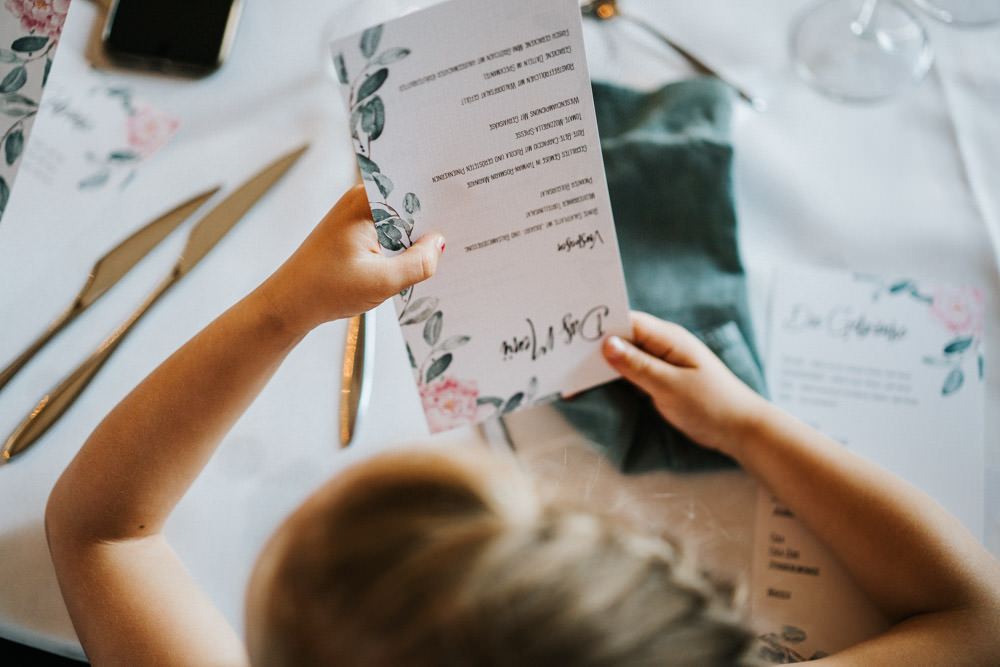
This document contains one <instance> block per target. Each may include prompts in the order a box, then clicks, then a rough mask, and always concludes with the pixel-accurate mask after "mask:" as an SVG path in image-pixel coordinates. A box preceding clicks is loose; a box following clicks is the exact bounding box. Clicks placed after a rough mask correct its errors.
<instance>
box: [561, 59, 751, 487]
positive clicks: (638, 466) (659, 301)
mask: <svg viewBox="0 0 1000 667" xmlns="http://www.w3.org/2000/svg"><path fill="white" fill-rule="evenodd" d="M593 88H594V104H595V106H596V110H597V124H598V128H599V131H600V136H601V148H602V150H603V153H604V166H605V170H606V172H607V178H608V188H609V190H610V193H611V207H612V210H613V212H614V217H615V226H616V228H617V232H618V243H619V246H620V248H621V255H622V263H623V265H624V270H625V282H626V285H627V288H628V295H629V301H630V304H631V307H632V308H633V309H635V310H642V311H645V312H648V313H650V314H652V315H656V316H657V317H661V318H663V319H666V320H671V321H673V322H677V323H678V324H681V325H683V326H685V327H687V328H688V329H690V330H691V331H693V332H694V333H696V334H697V335H698V336H699V337H700V338H701V339H702V340H703V341H705V343H707V344H708V346H709V347H710V348H711V349H712V350H713V351H714V352H715V353H716V354H717V355H719V357H720V358H721V359H722V360H723V362H725V363H726V364H727V365H728V366H729V367H730V369H732V370H733V372H734V373H735V374H736V375H737V376H739V377H740V378H741V379H742V380H743V381H744V382H746V383H747V384H748V385H750V386H751V387H752V388H753V389H755V390H757V391H758V392H760V393H764V392H765V387H764V380H763V376H762V373H761V365H760V360H759V358H758V356H757V353H756V350H755V344H754V339H753V332H752V328H751V323H750V314H749V308H748V304H747V293H746V283H745V277H744V273H743V266H742V264H741V263H740V257H739V249H738V247H737V238H736V214H735V211H734V207H733V197H732V171H731V167H732V156H733V149H732V145H731V144H730V141H729V126H730V121H731V116H732V108H731V98H732V93H731V91H730V89H729V88H728V87H727V86H726V85H725V84H723V83H721V82H719V81H718V80H716V79H710V78H699V79H692V80H687V81H682V82H679V83H674V84H670V85H667V86H664V87H663V88H660V89H659V90H655V91H653V92H639V91H636V90H630V89H626V88H621V87H618V86H614V85H610V84H604V83H595V84H594V86H593ZM555 405H556V407H557V408H558V410H559V411H560V412H561V413H562V414H563V415H564V416H565V417H566V418H567V419H568V420H569V421H570V423H572V424H573V425H574V426H575V427H576V428H577V429H579V430H580V431H582V432H583V433H584V434H585V435H586V436H587V437H588V438H589V439H590V440H592V441H593V443H594V444H595V446H597V447H599V448H602V449H603V450H604V451H605V454H606V456H607V458H608V459H609V460H610V461H611V462H612V463H613V464H614V465H616V466H617V467H618V468H619V469H621V470H623V471H625V472H642V471H648V470H661V469H669V470H675V471H697V470H709V469H717V468H724V467H731V466H734V465H735V463H734V462H733V461H732V459H729V458H728V457H726V456H724V455H722V454H719V453H718V452H715V451H713V450H709V449H706V448H704V447H701V446H699V445H696V444H694V443H693V442H692V441H691V440H689V439H688V438H687V437H686V436H684V435H683V434H681V433H680V432H679V431H677V430H676V429H675V428H673V427H672V426H671V425H670V424H668V423H667V422H666V421H664V419H663V418H662V417H661V416H660V415H659V413H658V412H657V411H656V408H655V407H654V406H653V404H652V402H651V401H650V400H649V398H648V397H647V396H646V395H645V394H643V393H642V392H640V391H638V390H637V389H635V387H633V386H632V385H630V384H629V383H627V382H626V381H625V380H617V381H614V382H611V383H609V384H606V385H603V386H600V387H597V388H595V389H592V390H589V391H587V392H583V393H581V394H579V395H578V396H576V397H575V398H573V399H570V400H561V401H557V402H556V404H555Z"/></svg>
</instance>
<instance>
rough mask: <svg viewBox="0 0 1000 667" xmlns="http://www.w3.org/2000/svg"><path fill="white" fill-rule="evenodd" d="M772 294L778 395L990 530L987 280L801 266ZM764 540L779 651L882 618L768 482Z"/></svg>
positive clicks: (851, 636)
mask: <svg viewBox="0 0 1000 667" xmlns="http://www.w3.org/2000/svg"><path fill="white" fill-rule="evenodd" d="M772 299H773V301H772V304H771V320H770V321H771V328H770V336H771V341H770V344H769V346H768V348H769V355H768V356H769V363H768V364H767V368H768V385H769V387H770V389H771V391H772V393H773V399H774V401H775V402H776V403H777V404H778V405H779V406H781V407H783V408H784V409H786V410H788V411H789V412H791V413H792V414H793V415H795V416H796V417H798V418H800V419H802V420H803V421H805V422H807V423H809V424H811V425H812V426H814V427H816V428H818V429H819V430H821V431H823V432H824V433H826V434H827V435H829V436H830V437H832V438H834V439H835V440H837V441H839V442H841V443H842V444H843V445H844V446H845V447H848V448H850V449H852V450H854V451H856V452H857V453H859V454H861V455H862V456H864V457H866V458H868V459H870V460H872V461H874V462H875V463H877V464H879V465H880V466H881V467H883V468H886V469H888V470H890V471H892V472H894V473H895V474H897V475H899V476H900V477H902V478H904V479H906V480H907V481H909V482H911V483H913V484H914V485H916V486H917V487H918V488H920V489H922V490H923V491H925V492H926V493H928V494H929V495H930V496H931V497H933V498H934V499H936V500H937V501H938V502H940V503H941V504H942V505H943V506H944V507H946V508H947V509H948V510H949V511H950V512H951V513H952V514H954V515H955V516H956V517H958V519H959V520H960V521H961V522H962V523H963V524H964V525H965V527H966V528H968V529H969V530H970V531H971V532H972V533H973V534H974V535H976V536H977V537H978V538H979V539H980V540H982V539H983V535H984V521H983V518H984V509H985V507H984V505H985V502H984V498H985V495H984V494H985V492H984V484H985V479H984V472H983V471H984V463H985V441H984V436H985V433H984V410H985V403H984V401H985V394H984V389H985V387H984V385H985V383H984V364H985V357H984V349H983V327H984V321H985V311H986V304H985V291H984V290H983V289H981V288H979V287H971V286H957V285H948V284H943V283H940V282H933V281H927V280H915V279H909V278H887V277H881V276H875V275H867V274H857V273H846V272H834V271H817V270H812V269H810V270H805V269H795V270H785V271H780V272H778V273H777V275H776V279H775V286H774V291H773V293H772ZM754 548H755V554H754V566H753V585H752V596H753V598H752V600H753V609H754V616H755V619H756V620H757V622H758V623H760V624H762V626H763V630H764V633H763V634H764V636H763V639H764V641H765V645H766V650H767V651H770V652H771V653H773V655H769V657H771V658H772V659H774V660H778V661H780V662H787V661H797V660H798V659H810V658H813V657H818V656H820V655H824V654H829V653H834V652H835V651H839V650H841V649H843V648H845V647H846V646H849V645H852V644H854V643H857V642H859V641H861V640H863V639H865V638H867V637H868V636H871V635H872V634H874V633H876V632H877V631H879V630H881V629H882V628H883V625H884V621H883V620H882V619H881V618H880V616H879V614H878V613H877V612H876V610H875V609H874V607H873V606H872V605H871V603H870V602H868V601H867V600H866V599H865V597H864V596H863V595H862V594H861V593H860V591H858V589H857V587H856V586H855V584H854V583H853V581H852V580H851V579H850V577H849V576H848V575H847V574H846V572H844V570H843V569H842V568H841V567H840V565H839V564H838V563H837V561H836V560H835V559H834V558H833V556H832V555H831V554H830V553H829V552H828V550H827V549H826V548H825V547H823V546H822V545H821V544H820V543H819V542H818V541H817V540H816V539H815V538H814V537H813V536H812V534H811V533H809V532H808V531H807V530H806V529H805V528H804V527H803V526H801V524H799V522H798V520H797V519H796V518H795V517H794V515H793V513H792V512H790V511H789V510H788V509H787V508H786V507H784V506H783V505H782V504H781V502H780V499H777V498H774V497H773V496H772V495H771V494H770V493H768V492H767V491H765V490H761V492H760V498H759V503H758V511H757V527H756V532H755V547H754ZM817 600H822V601H823V603H822V604H821V605H818V604H816V601H817Z"/></svg>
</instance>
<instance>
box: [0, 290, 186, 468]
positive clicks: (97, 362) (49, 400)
mask: <svg viewBox="0 0 1000 667" xmlns="http://www.w3.org/2000/svg"><path fill="white" fill-rule="evenodd" d="M178 278H179V276H178V274H177V273H176V272H173V273H171V275H170V276H169V277H168V278H167V280H165V281H164V282H163V283H161V284H160V286H159V287H158V288H157V289H156V291H155V292H153V293H152V294H151V295H150V296H149V298H147V299H146V301H145V302H144V303H143V304H142V306H140V307H139V308H138V310H136V311H135V312H134V313H132V316H131V317H129V318H128V320H126V321H125V323H124V324H122V325H121V326H120V327H119V328H118V329H116V330H115V332H114V333H113V334H111V336H109V337H108V339H107V340H105V341H104V342H103V343H101V346H100V347H99V348H97V350H96V351H95V352H94V353H93V354H91V355H90V356H89V357H87V359H86V360H84V362H83V363H82V364H80V365H79V366H77V368H76V370H74V371H73V372H72V373H70V374H69V375H67V376H66V377H65V378H64V379H63V381H62V382H60V383H59V385H58V386H57V387H56V388H55V389H53V390H52V391H50V392H49V393H48V394H46V395H45V396H44V397H43V398H42V399H41V400H40V401H39V402H38V404H37V405H35V407H34V409H33V410H32V411H31V412H30V413H29V414H28V416H27V417H25V418H24V421H22V422H21V423H20V424H19V425H18V427H17V428H16V429H14V432H13V433H11V435H10V437H8V438H7V441H6V442H5V443H4V445H3V448H2V449H0V465H3V464H4V463H8V462H10V460H11V459H13V458H14V457H15V456H17V455H18V454H21V453H22V452H24V451H25V450H26V449H28V448H29V447H31V446H32V445H33V444H35V442H37V441H38V439H39V438H41V437H42V436H43V435H44V434H45V433H46V432H47V431H48V430H49V428H51V427H52V425H53V424H55V423H56V422H57V421H58V420H59V418H60V417H62V416H63V415H64V414H65V413H66V411H67V410H69V409H70V407H72V405H73V403H75V402H76V399H77V398H79V397H80V394H82V393H83V390H84V389H86V388H87V386H88V385H89V384H90V382H91V380H93V379H94V377H95V376H96V375H97V373H98V371H100V370H101V367H102V366H104V363H105V362H106V361H107V360H108V358H109V357H110V356H111V354H112V353H113V352H114V351H115V350H116V349H118V346H119V345H120V344H121V342H122V340H124V339H125V336H126V335H127V334H128V332H129V331H131V330H132V327H133V326H134V325H135V323H136V322H138V321H139V319H140V318H141V317H142V316H143V315H144V314H146V312H147V311H148V310H149V309H150V307H152V305H153V304H154V303H156V301H157V300H158V299H159V298H160V297H161V296H163V295H164V294H165V293H166V292H167V290H168V289H169V288H170V287H172V286H173V285H174V283H176V282H177V280H178Z"/></svg>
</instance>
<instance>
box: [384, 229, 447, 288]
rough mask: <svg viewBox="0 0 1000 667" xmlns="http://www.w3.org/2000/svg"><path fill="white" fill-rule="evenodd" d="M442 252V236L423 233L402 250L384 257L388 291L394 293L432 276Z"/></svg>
mask: <svg viewBox="0 0 1000 667" xmlns="http://www.w3.org/2000/svg"><path fill="white" fill-rule="evenodd" d="M442 252H444V237H443V236H441V235H440V234H424V235H423V236H421V237H420V238H419V239H418V240H417V241H415V242H414V243H413V245H411V246H410V247H409V248H407V249H406V250H404V251H403V252H401V253H399V254H398V255H396V256H394V257H386V258H385V266H386V268H385V269H384V274H383V275H384V277H385V279H386V280H387V281H388V283H389V292H390V293H392V294H394V293H396V292H398V291H400V290H402V289H405V288H407V287H409V286H410V285H413V284H414V283H419V282H420V281H422V280H427V279H428V278H430V277H431V276H433V275H434V272H435V271H436V270H437V265H438V260H439V259H440V258H441V253H442Z"/></svg>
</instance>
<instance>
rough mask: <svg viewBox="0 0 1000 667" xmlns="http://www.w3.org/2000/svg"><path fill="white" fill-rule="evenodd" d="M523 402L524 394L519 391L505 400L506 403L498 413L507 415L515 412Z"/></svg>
mask: <svg viewBox="0 0 1000 667" xmlns="http://www.w3.org/2000/svg"><path fill="white" fill-rule="evenodd" d="M523 401H524V392H521V391H519V392H517V393H516V394H514V395H513V396H511V397H510V398H508V399H507V402H506V403H505V404H504V406H503V409H502V410H501V411H500V412H502V413H503V414H507V413H508V412H513V411H514V410H517V409H518V408H519V407H521V403H522V402H523Z"/></svg>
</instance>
